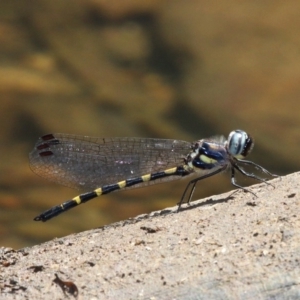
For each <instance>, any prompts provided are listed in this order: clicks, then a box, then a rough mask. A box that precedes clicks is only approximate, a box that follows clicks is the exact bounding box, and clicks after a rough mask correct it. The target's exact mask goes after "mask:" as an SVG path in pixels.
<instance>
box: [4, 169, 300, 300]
mask: <svg viewBox="0 0 300 300" xmlns="http://www.w3.org/2000/svg"><path fill="white" fill-rule="evenodd" d="M270 182H271V183H272V184H273V185H274V186H275V188H273V187H272V186H269V185H265V184H258V185H254V186H252V187H251V189H252V191H253V192H255V193H256V194H257V196H258V198H254V197H253V196H252V195H251V194H250V193H244V192H242V191H238V192H236V193H234V194H233V195H231V194H232V192H231V193H226V194H222V195H218V196H212V197H209V198H206V199H202V200H199V201H194V202H193V203H192V204H191V206H189V207H186V206H183V209H182V210H181V212H180V213H176V210H177V208H176V207H172V208H169V209H165V210H162V211H159V212H153V213H151V214H150V215H142V216H138V217H136V218H134V219H130V220H126V221H122V222H118V223H115V224H112V225H109V226H105V227H103V228H98V229H93V230H90V231H86V232H82V233H79V234H74V235H70V236H67V237H64V238H61V239H55V240H52V241H50V242H47V243H44V244H42V245H37V246H34V247H31V248H25V249H21V250H19V251H15V250H12V249H7V248H2V249H1V250H0V259H1V275H0V289H1V299H23V298H28V299H51V300H52V299H62V298H64V293H63V289H65V293H66V294H69V293H68V291H67V288H68V287H69V288H70V289H71V287H73V288H74V286H73V285H72V283H65V285H64V284H63V283H62V284H61V287H62V288H61V287H60V286H59V285H58V284H55V283H54V282H53V280H54V279H55V274H57V275H58V276H59V278H60V279H62V280H64V281H68V282H73V283H74V284H75V285H76V287H77V288H78V293H79V294H78V298H79V299H118V300H121V299H253V298H259V299H271V298H272V299H279V298H280V299H288V298H289V299H291V298H293V299H296V298H300V268H299V263H300V217H299V216H300V188H299V185H300V173H295V174H291V175H288V176H285V177H282V178H281V179H274V180H272V181H270ZM230 195H231V196H230ZM52 222H55V220H53V221H52ZM39 226H47V223H44V224H37V229H38V227H39ZM69 296H70V297H71V298H72V297H73V296H72V295H71V294H69Z"/></svg>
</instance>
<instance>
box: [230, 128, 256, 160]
mask: <svg viewBox="0 0 300 300" xmlns="http://www.w3.org/2000/svg"><path fill="white" fill-rule="evenodd" d="M226 146H227V150H228V152H229V153H230V154H231V155H233V156H234V157H236V158H244V157H246V156H247V155H248V154H249V153H250V151H251V150H252V148H253V146H254V142H253V139H252V138H251V136H250V135H248V134H247V133H246V132H245V131H243V130H235V131H232V132H230V134H229V136H228V140H227V145H226Z"/></svg>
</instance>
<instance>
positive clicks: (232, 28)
mask: <svg viewBox="0 0 300 300" xmlns="http://www.w3.org/2000/svg"><path fill="white" fill-rule="evenodd" d="M299 30H300V2H299V1H293V0H288V1H278V0H274V1H247V2H240V1H236V0H231V1H228V0H227V1H203V0H187V1H186V0H172V1H171V0H143V1H137V0H127V1H123V0H112V1H102V0H72V1H70V0H64V1H59V0H51V1H50V0H48V1H42V0H33V1H31V2H30V5H28V3H26V1H21V2H20V1H16V0H13V1H1V2H0V117H1V126H0V153H1V157H0V246H7V247H13V248H16V249H17V248H21V247H25V246H30V245H33V244H37V243H41V242H43V241H47V240H49V239H52V238H54V237H60V236H64V235H67V234H70V233H73V232H79V231H83V230H88V229H91V228H95V227H99V226H102V225H105V224H109V223H111V222H115V221H118V220H122V219H126V218H128V217H134V216H136V215H138V214H141V213H148V212H151V211H152V210H157V209H163V208H165V207H168V206H173V205H175V204H176V203H177V202H178V200H179V199H180V197H181V194H182V192H183V189H184V188H185V185H186V184H187V181H186V180H182V181H177V182H173V183H172V182H171V183H166V184H162V185H156V186H152V187H148V188H142V189H135V190H130V191H124V192H118V193H112V194H110V195H106V196H103V197H100V198H98V199H95V200H93V201H91V202H90V203H88V204H86V205H83V206H80V207H78V208H76V209H73V210H72V211H69V212H68V213H66V214H64V215H61V216H60V217H57V218H55V219H53V220H51V221H49V222H46V223H37V222H34V221H33V217H35V216H36V215H37V214H38V213H40V212H42V211H43V210H45V209H47V208H50V207H51V206H53V205H56V204H60V203H61V202H62V201H64V200H67V199H70V198H72V197H74V196H76V195H77V194H78V191H75V190H71V189H69V188H66V187H63V186H60V185H58V184H55V183H51V182H49V181H47V180H44V179H42V178H40V177H38V176H36V175H35V174H33V173H32V172H31V170H30V168H29V165H28V153H29V152H30V151H31V149H32V147H33V145H34V143H35V141H36V139H37V138H38V137H39V136H40V135H43V134H46V133H52V132H64V133H73V134H81V135H90V136H101V137H113V136H118V137H123V136H138V137H157V138H171V139H182V140H186V141H194V140H197V139H200V138H204V137H210V136H212V135H216V134H223V135H225V136H227V135H228V133H229V132H230V131H231V130H233V129H238V128H240V129H243V130H245V131H247V132H249V133H251V134H252V135H253V136H254V138H255V141H256V144H255V147H254V151H253V153H252V154H251V156H250V157H249V158H250V159H251V160H253V161H255V162H257V163H259V164H261V165H263V166H264V167H265V168H267V169H269V170H270V171H272V172H274V173H277V174H281V175H284V174H287V173H290V172H294V171H297V170H299V168H300V159H299V144H300V131H299V128H300V112H299V108H300V99H299V98H300V84H299V82H300V67H299V64H300V35H299ZM241 182H243V183H245V184H248V185H250V184H252V183H253V181H251V180H247V181H246V182H244V181H241ZM230 189H232V187H231V185H230V180H229V174H227V176H226V174H225V175H224V174H223V175H218V176H214V177H213V178H210V179H206V180H205V181H203V182H201V183H199V184H198V187H197V190H196V193H195V195H194V199H196V198H200V197H205V196H209V195H213V194H217V193H221V192H225V191H228V190H230ZM187 222H188V220H187Z"/></svg>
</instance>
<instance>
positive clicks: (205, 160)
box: [199, 154, 217, 164]
mask: <svg viewBox="0 0 300 300" xmlns="http://www.w3.org/2000/svg"><path fill="white" fill-rule="evenodd" d="M199 158H200V159H201V160H202V161H203V162H204V163H206V164H215V163H216V162H217V160H215V159H212V158H210V157H208V156H206V155H204V154H201V155H200V157H199Z"/></svg>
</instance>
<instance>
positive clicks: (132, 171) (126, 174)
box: [29, 129, 278, 222]
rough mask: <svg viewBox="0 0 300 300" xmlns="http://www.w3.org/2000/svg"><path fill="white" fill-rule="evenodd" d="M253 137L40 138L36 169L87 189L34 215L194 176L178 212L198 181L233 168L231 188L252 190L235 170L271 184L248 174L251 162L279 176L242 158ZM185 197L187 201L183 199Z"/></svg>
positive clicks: (47, 215) (33, 159)
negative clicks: (192, 139)
mask: <svg viewBox="0 0 300 300" xmlns="http://www.w3.org/2000/svg"><path fill="white" fill-rule="evenodd" d="M253 146H254V140H253V138H252V137H251V135H249V134H247V133H246V132H245V131H243V130H239V129H238V130H234V131H232V132H230V134H229V136H228V138H227V139H226V138H225V137H224V136H216V137H212V138H208V139H201V140H198V141H196V142H192V143H191V142H186V141H181V140H175V139H157V138H134V137H120V138H100V137H89V136H80V135H71V134H63V133H55V134H47V135H44V136H42V137H40V138H39V139H38V141H37V142H36V144H35V146H34V149H33V151H32V152H31V153H30V154H29V160H30V167H31V169H32V170H33V172H34V173H36V174H38V175H40V176H42V177H44V178H46V179H48V180H51V181H54V182H57V183H59V184H62V185H65V186H68V187H71V188H75V189H84V190H86V191H89V192H86V193H83V194H80V195H78V196H76V197H74V198H73V199H70V200H67V201H65V202H63V203H61V204H60V205H56V206H54V207H52V208H50V209H48V210H46V211H44V212H43V213H41V214H39V215H38V216H36V217H35V218H34V220H35V221H43V222H45V221H47V220H50V219H52V218H53V217H55V216H58V215H60V214H61V213H64V212H66V211H68V210H70V209H72V208H74V207H76V206H78V205H80V204H82V203H86V202H87V201H90V200H92V199H94V198H96V197H98V196H101V195H104V194H108V193H111V192H115V191H120V190H127V189H132V188H137V187H143V186H149V185H152V184H156V183H162V182H167V181H172V180H176V179H180V178H184V177H187V176H192V175H194V176H195V178H194V179H192V180H190V182H189V183H188V184H187V186H186V188H185V190H184V192H183V195H182V197H181V200H180V202H179V203H178V211H179V210H180V208H181V205H182V204H183V203H184V202H187V203H188V204H189V203H190V200H191V199H192V196H193V193H194V190H195V187H196V184H197V182H198V181H200V180H202V179H205V178H208V177H211V176H213V175H216V174H218V173H221V172H223V171H225V170H227V169H229V170H230V172H231V183H232V185H233V186H235V187H237V188H239V189H242V190H244V191H246V192H250V193H252V194H253V195H254V196H256V195H255V194H254V193H253V192H252V191H250V190H249V189H247V188H245V187H243V186H241V185H239V184H238V183H237V182H236V171H237V172H239V173H241V174H242V175H244V176H246V177H250V178H254V179H256V180H258V181H260V182H264V183H266V184H269V183H268V182H267V180H266V179H264V178H262V177H259V176H257V175H255V174H254V173H249V172H247V171H245V170H244V169H243V166H247V165H248V166H249V165H250V166H252V167H254V168H256V169H258V170H259V171H261V172H262V173H265V174H267V175H268V176H271V177H278V175H276V174H273V173H271V172H269V171H268V170H266V169H265V168H263V167H262V166H260V165H258V164H256V163H254V162H252V161H249V160H245V157H246V156H247V155H248V154H249V153H250V152H251V150H252V149H253ZM186 198H187V201H184V200H185V199H186Z"/></svg>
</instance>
